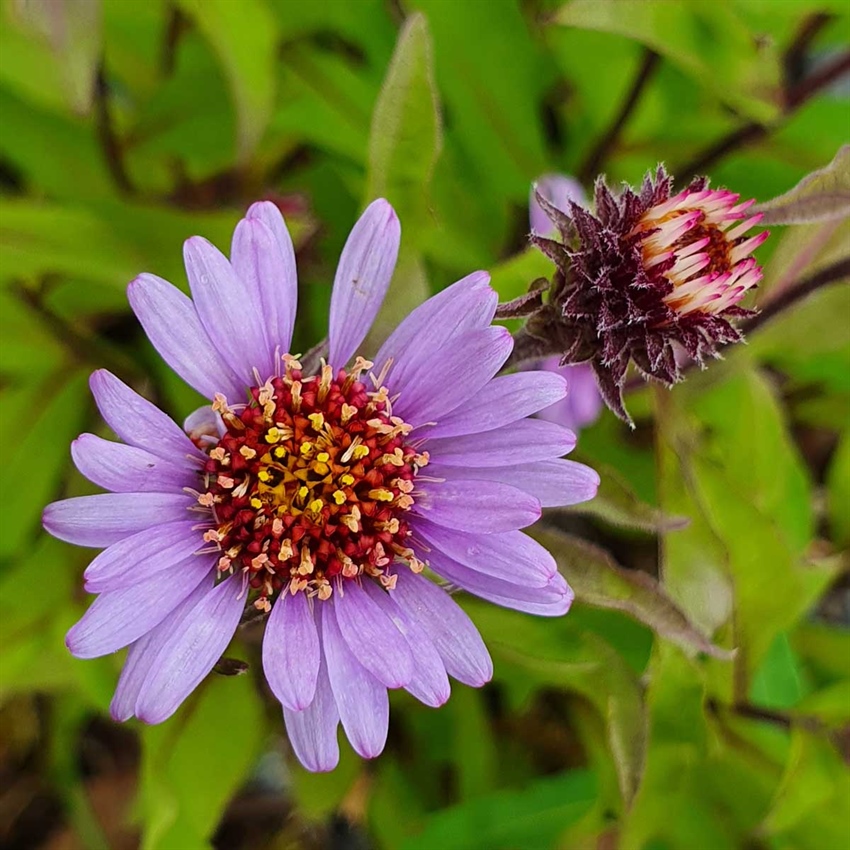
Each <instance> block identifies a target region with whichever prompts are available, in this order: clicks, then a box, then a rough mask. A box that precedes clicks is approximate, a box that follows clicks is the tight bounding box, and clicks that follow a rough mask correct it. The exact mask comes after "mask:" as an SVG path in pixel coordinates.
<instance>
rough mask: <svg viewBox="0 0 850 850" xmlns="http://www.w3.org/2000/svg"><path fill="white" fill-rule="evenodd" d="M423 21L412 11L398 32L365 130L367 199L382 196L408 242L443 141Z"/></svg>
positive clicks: (412, 244)
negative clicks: (412, 13)
mask: <svg viewBox="0 0 850 850" xmlns="http://www.w3.org/2000/svg"><path fill="white" fill-rule="evenodd" d="M433 65H434V60H433V57H432V46H431V36H430V33H429V31H428V24H427V22H426V20H425V17H424V16H423V15H421V14H418V13H417V14H414V15H411V16H410V17H409V18H408V19H407V20H406V22H405V25H404V27H403V29H402V31H401V32H400V33H399V37H398V43H397V44H396V48H395V52H394V53H393V58H392V61H391V62H390V66H389V68H388V69H387V75H386V77H385V79H384V83H383V86H382V87H381V93H380V94H379V95H378V102H377V103H376V104H375V110H374V112H373V113H372V127H371V130H370V134H369V161H368V175H367V180H366V183H367V189H366V200H367V202H368V201H370V200H372V199H373V198H379V197H384V198H386V199H387V200H388V201H389V202H390V203H391V204H392V205H393V206H394V207H395V210H396V212H397V213H398V215H399V218H400V219H401V222H402V228H403V229H402V233H403V235H404V239H405V244H406V246H407V247H408V248H418V247H419V246H420V245H421V240H422V238H423V234H422V231H423V230H424V229H425V228H426V227H427V225H428V207H429V199H428V187H429V185H430V182H431V176H432V174H433V172H434V166H435V165H436V163H437V158H438V157H439V155H440V148H441V147H442V122H441V119H440V104H439V97H438V94H437V86H436V83H435V81H434V70H433Z"/></svg>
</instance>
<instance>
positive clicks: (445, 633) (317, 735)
mask: <svg viewBox="0 0 850 850" xmlns="http://www.w3.org/2000/svg"><path fill="white" fill-rule="evenodd" d="M399 240H400V227H399V222H398V219H397V218H396V215H395V213H394V211H393V210H392V208H391V207H390V205H389V204H388V203H387V202H386V201H382V200H379V201H375V202H374V203H373V204H371V205H370V206H369V207H368V208H367V210H366V211H365V213H364V214H363V216H362V217H361V218H360V220H359V221H358V222H357V224H356V225H355V227H354V230H353V231H352V233H351V235H350V237H349V239H348V241H347V243H346V245H345V248H344V250H343V253H342V257H341V259H340V263H339V267H338V269H337V273H336V279H335V282H334V288H333V294H332V297H331V308H330V320H329V331H328V345H327V351H326V356H325V357H319V356H316V357H315V358H310V359H308V358H303V359H300V358H299V357H298V356H297V355H295V354H294V353H292V352H290V343H291V339H292V330H293V323H294V318H295V302H296V295H297V282H296V276H295V255H294V251H293V246H292V242H291V240H290V238H289V235H288V233H287V230H286V227H285V225H284V222H283V218H282V217H281V215H280V213H279V211H278V210H277V208H276V207H275V206H274V205H273V204H271V203H260V204H255V205H254V206H252V207H251V208H250V209H249V210H248V213H247V216H246V218H244V219H243V220H242V221H241V222H240V223H239V225H238V226H237V228H236V232H235V234H234V237H233V245H232V249H231V255H230V259H229V260H228V259H227V258H226V257H225V256H224V255H223V254H221V253H220V252H219V251H218V250H217V249H216V248H214V247H213V246H212V245H211V244H209V243H208V242H206V241H205V240H204V239H201V238H200V237H193V238H192V239H189V240H188V241H187V243H186V246H185V252H184V254H185V260H186V270H187V274H188V278H189V284H190V288H191V292H192V299H191V300H190V299H189V298H187V297H186V296H185V295H183V294H182V293H181V292H180V291H179V290H178V289H176V288H175V287H173V286H172V285H171V284H169V283H167V282H166V281H164V280H162V279H161V278H157V277H155V276H153V275H149V274H144V275H141V276H140V277H139V278H137V279H136V280H135V281H133V283H131V284H130V288H129V298H130V302H131V305H132V307H133V309H134V311H135V313H136V315H137V316H138V318H139V320H140V321H141V323H142V325H143V327H144V328H145V331H146V332H147V334H148V336H149V337H150V339H151V341H152V342H153V344H154V346H155V347H156V348H157V349H158V350H159V352H160V354H161V355H162V356H163V358H164V359H165V360H166V361H167V362H168V363H169V365H170V366H171V367H172V368H173V369H174V370H175V371H176V372H177V373H178V374H179V375H180V376H181V377H183V378H184V379H185V380H186V382H187V383H189V384H190V385H191V386H193V387H194V388H195V389H197V390H198V391H199V392H201V393H202V394H203V395H204V396H205V397H206V398H207V399H209V400H210V402H211V403H210V404H209V405H208V406H205V407H203V408H201V409H200V410H198V411H196V412H195V413H193V414H191V415H190V416H189V417H188V419H187V420H186V422H185V423H184V427H183V428H180V427H179V426H178V425H177V424H176V423H174V422H173V421H172V420H171V419H170V418H169V417H167V416H166V415H165V414H164V413H162V412H161V411H160V410H158V409H157V408H156V407H154V406H153V405H152V404H151V403H150V402H148V401H146V400H145V399H143V398H142V397H141V396H139V395H137V394H136V393H135V392H134V391H133V390H131V389H130V388H129V387H128V386H126V385H125V384H123V383H122V382H121V381H120V380H119V379H118V378H116V377H115V376H113V375H111V374H110V373H108V372H97V373H95V374H94V375H93V377H92V381H91V386H92V390H93V393H94V396H95V400H96V401H97V404H98V406H99V408H100V410H101V413H102V414H103V417H104V419H105V420H106V422H107V423H108V424H109V426H110V427H111V428H112V430H113V431H115V433H116V434H117V435H118V437H119V438H121V440H123V443H116V442H109V441H107V440H103V439H101V438H99V437H96V436H94V435H91V434H84V435H82V436H81V437H80V438H79V439H78V440H76V441H75V443H74V445H73V447H72V453H73V456H74V460H75V463H76V465H77V467H78V468H79V469H80V471H81V472H82V473H83V474H84V475H86V476H87V477H88V478H89V479H90V480H91V481H93V482H94V483H95V484H98V485H100V486H102V487H104V488H105V489H107V490H109V491H111V492H109V493H105V494H101V495H95V496H84V497H78V498H72V499H67V500H65V501H62V502H57V503H55V504H53V505H50V506H48V508H47V509H46V511H45V516H44V524H45V527H46V528H47V529H48V531H50V532H51V533H52V534H54V535H55V536H56V537H59V538H61V539H63V540H67V541H69V542H72V543H77V544H80V545H84V546H93V547H98V548H100V547H105V548H104V551H103V552H102V553H100V554H99V555H98V556H97V557H96V558H95V559H94V560H93V561H92V563H91V564H90V565H89V567H88V568H87V570H86V573H85V579H86V589H87V590H89V591H90V592H92V593H96V594H98V596H97V599H96V600H95V601H94V603H93V604H92V605H91V607H90V608H89V609H88V611H87V612H86V614H85V615H84V616H83V618H82V619H81V620H80V621H79V622H78V623H77V624H76V625H75V626H74V627H73V628H72V629H71V631H70V632H69V633H68V637H67V643H68V646H69V648H70V649H71V651H72V652H73V653H74V654H75V655H77V656H79V657H83V658H90V657H95V656H99V655H105V654H107V653H110V652H115V651H116V650H118V649H121V648H122V647H125V646H129V647H130V649H129V654H128V656H127V661H126V663H125V665H124V669H123V672H122V674H121V678H120V680H119V683H118V688H117V690H116V693H115V697H114V699H113V702H112V706H111V710H112V714H113V716H114V717H115V718H116V719H119V720H125V719H128V718H129V717H131V716H134V715H135V716H137V717H139V718H141V719H142V720H144V721H146V722H150V723H156V722H160V721H162V720H165V719H166V718H167V717H169V716H170V715H171V714H172V713H173V712H174V711H175V710H176V709H177V708H178V706H179V705H180V704H181V702H182V701H183V700H184V699H185V698H186V696H187V695H188V694H189V693H190V692H191V691H192V690H193V689H194V688H195V687H196V686H197V684H198V683H199V682H200V681H201V680H202V679H203V678H204V677H205V676H206V675H207V674H208V673H209V671H210V670H211V669H212V667H213V665H214V664H215V662H216V661H217V660H218V659H219V658H220V656H221V654H222V653H223V652H224V650H225V649H226V648H227V645H228V644H229V642H230V640H231V639H232V637H233V635H234V632H235V630H236V628H237V626H238V624H239V622H240V620H241V619H242V617H243V613H244V612H245V611H246V606H247V610H248V611H249V613H250V612H252V611H253V612H259V613H260V614H265V613H268V614H269V617H268V620H267V622H266V630H265V635H264V638H263V668H264V672H265V675H266V679H267V681H268V683H269V686H270V687H271V690H272V691H273V693H274V694H275V696H276V697H277V698H278V699H279V700H280V702H281V703H282V704H283V710H284V719H285V722H286V727H287V730H288V733H289V738H290V741H291V743H292V747H293V749H294V751H295V753H296V755H297V756H298V758H299V759H300V760H301V761H302V763H303V764H304V765H306V766H307V767H308V768H310V769H311V770H330V769H331V768H333V767H334V766H335V765H336V763H337V760H338V757H339V749H338V744H337V729H338V726H339V724H340V723H341V724H342V726H343V728H344V730H345V732H346V734H347V735H348V738H349V740H350V741H351V744H352V746H353V747H354V749H355V750H356V751H357V752H358V753H359V754H361V755H362V756H364V757H372V756H375V755H377V754H378V753H380V752H381V750H382V749H383V746H384V743H385V740H386V735H387V724H388V716H389V715H388V713H389V703H388V698H387V689H388V688H402V687H403V688H406V689H407V690H408V691H409V692H410V693H411V694H413V695H414V696H415V697H417V698H418V699H420V700H421V701H423V702H424V703H426V704H427V705H432V706H436V705H440V704H441V703H443V702H445V700H446V699H448V696H449V681H448V676H449V675H451V676H453V677H454V678H456V679H459V680H460V681H462V682H465V683H467V684H470V685H474V686H479V685H482V684H483V683H484V682H486V681H487V680H488V679H489V678H490V675H491V673H492V664H491V661H490V657H489V655H488V653H487V650H486V648H485V647H484V644H483V642H482V641H481V638H480V636H479V635H478V632H477V631H476V629H475V627H474V626H473V624H472V622H471V621H470V620H469V618H468V617H467V616H466V614H465V613H464V612H463V611H462V610H461V608H460V607H459V606H458V605H457V604H456V603H455V602H454V601H453V600H452V598H451V597H450V596H449V594H448V593H447V592H446V589H445V588H444V586H441V585H440V584H437V583H436V582H434V581H432V580H431V579H430V578H428V577H426V575H423V572H424V571H425V570H426V569H428V570H429V571H430V573H432V574H433V575H434V576H437V577H439V578H440V579H441V580H442V582H443V585H445V584H446V583H450V584H451V585H454V586H457V587H460V588H463V589H465V590H467V591H469V592H471V593H474V594H477V595H479V596H481V597H483V598H485V599H488V600H490V601H492V602H495V603H496V604H499V605H505V606H507V607H512V608H517V609H519V610H522V611H528V612H531V613H536V614H542V615H549V616H552V615H559V614H563V613H564V612H566V610H567V609H568V608H569V606H570V602H571V600H572V592H571V591H570V589H569V587H568V586H567V584H566V582H565V581H564V579H563V577H562V576H561V575H560V574H559V573H558V572H557V569H556V567H555V562H554V560H553V559H552V557H551V555H550V554H549V553H548V552H547V551H546V550H545V549H543V548H542V547H541V546H540V545H538V544H537V543H535V542H534V541H533V540H532V539H531V538H530V537H528V536H526V535H525V534H523V533H522V532H521V531H520V529H521V528H524V527H525V526H527V525H530V524H531V523H533V522H534V521H535V520H536V519H537V517H538V516H539V515H540V511H541V508H542V507H543V506H547V505H566V504H572V503H576V502H580V501H584V500H586V499H588V498H591V497H592V496H593V495H594V494H595V492H596V488H597V485H598V482H599V479H598V476H597V475H596V473H595V472H593V470H591V469H588V468H587V467H585V466H582V465H581V464H578V463H574V462H572V461H569V460H565V459H563V455H564V454H566V453H567V452H569V451H570V449H571V448H572V447H573V445H574V443H575V436H574V434H573V433H572V432H571V431H569V430H568V429H567V428H565V427H563V426H560V425H557V424H553V423H550V422H544V421H540V420H536V419H532V418H530V417H531V416H532V415H533V414H534V413H536V412H537V411H539V410H540V409H541V408H544V407H546V406H548V405H550V404H553V403H555V402H557V401H559V400H561V399H563V398H564V396H565V395H566V387H565V382H564V380H563V378H561V377H559V376H558V375H555V374H553V373H551V372H523V373H520V374H516V375H506V376H502V377H495V375H496V373H497V372H498V371H499V370H500V369H501V367H502V366H503V364H504V363H505V361H506V359H507V358H508V356H509V354H510V352H511V348H512V340H511V337H510V335H509V334H508V332H507V331H506V330H504V329H503V328H498V327H492V326H491V322H492V320H493V317H494V314H495V310H496V301H497V298H496V294H495V293H494V292H493V290H492V289H491V288H490V287H489V285H488V282H489V278H488V275H487V274H486V273H484V272H477V273H475V274H472V275H469V276H468V277H466V278H464V279H463V280H461V281H459V282H457V283H456V284H454V285H453V286H450V287H449V288H448V289H446V290H444V291H443V292H441V293H439V294H438V295H436V296H434V297H433V298H431V299H429V300H428V301H426V302H425V303H424V304H422V305H421V306H420V307H418V308H417V309H416V310H414V311H413V312H412V313H411V314H410V315H409V316H408V317H407V318H406V319H405V320H404V321H403V322H402V323H401V324H400V325H399V327H398V328H397V329H396V330H395V331H394V332H393V333H392V334H391V335H390V337H389V338H388V339H387V341H386V342H385V343H384V344H383V346H382V347H381V348H380V349H379V351H378V352H377V354H376V356H375V357H374V358H373V359H372V360H371V361H369V360H366V359H365V358H363V357H362V356H361V355H358V354H357V350H358V348H359V346H360V345H361V343H362V342H363V340H364V339H365V337H366V334H367V332H368V331H369V328H370V326H371V324H372V321H373V320H374V318H375V316H376V314H377V312H378V309H379V307H380V305H381V302H382V300H383V297H384V295H385V293H386V291H387V288H388V287H389V283H390V279H391V277H392V274H393V269H394V266H395V261H396V257H397V254H398V246H399ZM313 361H314V362H313Z"/></svg>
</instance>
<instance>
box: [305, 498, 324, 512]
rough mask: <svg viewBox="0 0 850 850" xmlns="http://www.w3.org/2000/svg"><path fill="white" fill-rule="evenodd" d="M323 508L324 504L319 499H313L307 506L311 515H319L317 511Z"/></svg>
mask: <svg viewBox="0 0 850 850" xmlns="http://www.w3.org/2000/svg"><path fill="white" fill-rule="evenodd" d="M324 506H325V503H324V502H323V501H322V500H321V499H313V501H312V502H310V504H309V505H308V507H309V508H310V510H311V511H313V513H316V514H317V513H319V511H320V510H321V509H322V508H323V507H324Z"/></svg>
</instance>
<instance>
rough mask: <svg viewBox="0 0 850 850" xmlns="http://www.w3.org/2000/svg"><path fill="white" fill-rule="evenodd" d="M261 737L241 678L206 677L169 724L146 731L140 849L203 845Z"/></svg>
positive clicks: (250, 693)
mask: <svg viewBox="0 0 850 850" xmlns="http://www.w3.org/2000/svg"><path fill="white" fill-rule="evenodd" d="M263 737H264V724H263V714H262V707H261V705H260V703H259V700H258V698H257V696H256V693H255V691H254V689H253V688H251V686H250V682H248V681H247V680H246V679H245V678H244V677H237V678H226V677H222V676H215V675H213V676H210V677H209V678H208V679H207V680H206V681H205V683H204V684H203V685H202V686H201V688H200V692H199V693H197V694H196V695H194V696H192V697H190V698H189V701H188V702H187V703H186V704H185V705H184V706H183V708H182V709H181V710H180V712H179V713H178V714H177V715H176V716H175V717H173V718H172V719H171V720H169V721H168V723H163V724H161V725H159V726H153V727H145V728H144V730H143V733H142V745H143V760H142V776H141V801H142V827H143V840H142V848H143V850H154V849H155V848H159V850H171V848H174V847H187V848H188V847H206V846H208V842H209V840H210V839H211V837H212V834H213V832H214V831H215V827H216V825H217V824H218V822H219V820H220V818H221V815H222V812H223V810H224V807H225V805H226V803H227V802H228V800H229V799H230V798H231V797H232V795H233V794H234V793H235V792H236V790H237V789H238V788H239V787H240V785H242V783H243V782H244V781H245V779H246V776H247V773H248V770H249V769H250V768H251V767H252V766H253V764H254V762H255V760H256V759H257V756H258V755H259V748H260V744H261V742H262V740H263Z"/></svg>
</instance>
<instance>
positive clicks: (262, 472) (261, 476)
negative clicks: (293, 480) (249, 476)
mask: <svg viewBox="0 0 850 850" xmlns="http://www.w3.org/2000/svg"><path fill="white" fill-rule="evenodd" d="M257 478H259V479H260V481H262V482H264V483H265V482H266V481H268V480H269V479H270V478H271V475H269V474H268V472H266V471H265V469H261V470H260V471H259V472H258V473H257Z"/></svg>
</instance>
